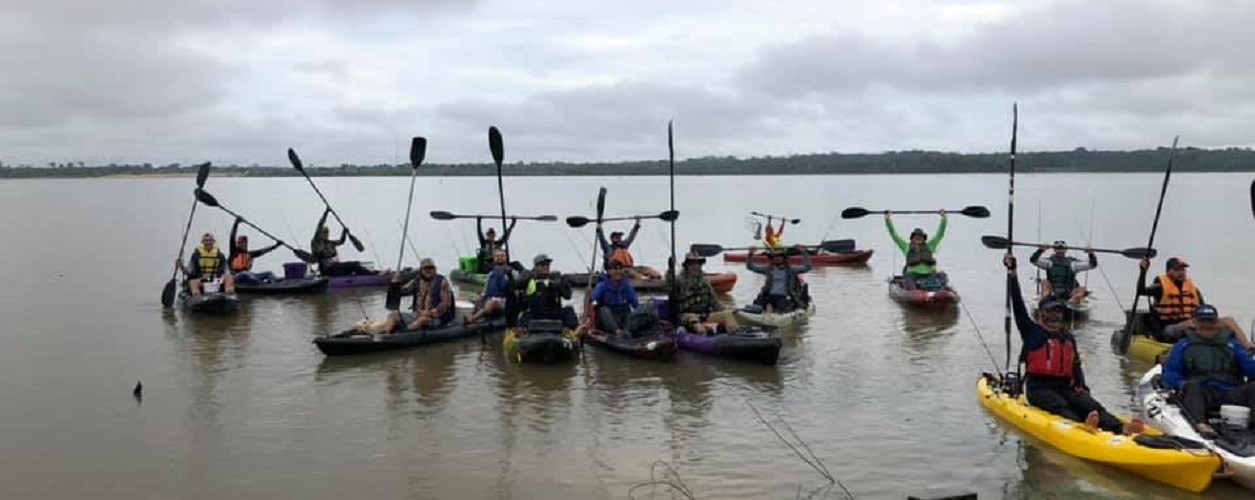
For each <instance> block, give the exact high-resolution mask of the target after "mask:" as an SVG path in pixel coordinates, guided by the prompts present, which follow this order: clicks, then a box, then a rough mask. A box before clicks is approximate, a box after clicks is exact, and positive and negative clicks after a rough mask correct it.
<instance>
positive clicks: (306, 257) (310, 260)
mask: <svg viewBox="0 0 1255 500" xmlns="http://www.w3.org/2000/svg"><path fill="white" fill-rule="evenodd" d="M292 253H293V254H295V255H296V258H298V259H301V262H304V263H306V264H314V263H316V262H318V259H317V258H315V257H314V254H312V253H309V252H306V251H304V250H301V249H299V248H293V249H292Z"/></svg>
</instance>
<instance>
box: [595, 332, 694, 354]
mask: <svg viewBox="0 0 1255 500" xmlns="http://www.w3.org/2000/svg"><path fill="white" fill-rule="evenodd" d="M581 338H583V339H584V341H585V342H588V343H589V344H593V345H595V346H598V347H602V348H605V349H608V350H610V351H612V352H617V353H619V354H623V355H625V356H632V357H635V358H642V359H653V360H658V361H671V360H672V359H675V353H676V350H677V348H678V346H677V345H676V342H675V338H674V337H671V336H669V335H644V336H640V337H620V336H618V335H614V334H611V333H607V332H603V331H601V330H597V329H592V330H585V331H584V333H583V335H582V336H581Z"/></svg>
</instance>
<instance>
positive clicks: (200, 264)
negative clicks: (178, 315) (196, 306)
mask: <svg viewBox="0 0 1255 500" xmlns="http://www.w3.org/2000/svg"><path fill="white" fill-rule="evenodd" d="M215 243H216V240H215V239H214V235H213V234H211V233H205V234H204V235H203V236H201V238H200V246H198V247H196V248H195V249H194V250H192V256H191V257H189V258H188V259H187V265H186V266H185V265H184V264H183V262H182V261H179V260H175V261H174V265H175V267H177V268H178V269H179V270H180V271H182V272H183V275H184V276H186V277H187V291H188V292H189V293H191V294H192V295H193V296H196V295H200V294H201V288H202V284H203V283H204V282H205V281H218V280H222V288H223V291H225V292H227V293H235V279H234V278H232V277H231V273H228V272H227V258H226V257H225V256H223V255H222V252H221V251H220V250H218V246H217V245H216V244H215Z"/></svg>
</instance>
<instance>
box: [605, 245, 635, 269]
mask: <svg viewBox="0 0 1255 500" xmlns="http://www.w3.org/2000/svg"><path fill="white" fill-rule="evenodd" d="M610 262H618V263H620V264H623V267H635V265H636V264H635V263H634V262H635V261H633V260H632V254H631V253H630V252H628V249H626V248H616V249H614V251H613V252H610Z"/></svg>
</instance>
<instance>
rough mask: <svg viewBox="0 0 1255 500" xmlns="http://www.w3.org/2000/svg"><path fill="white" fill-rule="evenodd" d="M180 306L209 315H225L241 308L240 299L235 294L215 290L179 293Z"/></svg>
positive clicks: (189, 310)
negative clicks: (210, 291) (192, 293)
mask: <svg viewBox="0 0 1255 500" xmlns="http://www.w3.org/2000/svg"><path fill="white" fill-rule="evenodd" d="M179 306H180V307H182V308H183V309H184V310H186V311H188V312H193V313H196V314H205V315H209V316H225V315H228V314H233V313H235V312H238V311H239V310H240V299H239V298H238V297H236V296H235V295H234V294H229V293H223V292H215V293H202V294H200V295H191V294H189V293H187V292H183V293H180V294H179Z"/></svg>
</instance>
